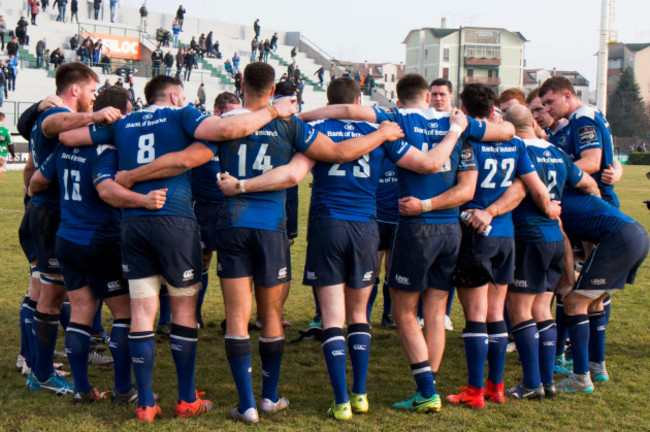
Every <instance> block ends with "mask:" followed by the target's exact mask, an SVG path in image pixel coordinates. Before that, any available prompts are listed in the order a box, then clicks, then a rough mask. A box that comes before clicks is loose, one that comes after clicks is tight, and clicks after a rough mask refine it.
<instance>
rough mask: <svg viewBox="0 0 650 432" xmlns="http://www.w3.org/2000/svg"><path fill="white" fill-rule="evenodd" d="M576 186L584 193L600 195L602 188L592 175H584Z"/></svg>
mask: <svg viewBox="0 0 650 432" xmlns="http://www.w3.org/2000/svg"><path fill="white" fill-rule="evenodd" d="M575 188H576V189H578V190H579V191H580V192H582V193H584V194H591V195H596V196H600V189H599V188H598V183H596V180H594V178H593V177H592V176H590V175H584V176H582V179H580V182H579V183H578V184H576V185H575Z"/></svg>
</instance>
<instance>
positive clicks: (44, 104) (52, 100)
mask: <svg viewBox="0 0 650 432" xmlns="http://www.w3.org/2000/svg"><path fill="white" fill-rule="evenodd" d="M63 106H65V104H64V103H63V100H62V99H61V98H60V97H58V96H57V95H55V94H52V95H49V96H48V97H46V98H45V99H43V100H42V101H41V102H40V103H39V104H38V107H37V108H36V109H37V110H38V111H45V110H48V109H50V108H54V107H63Z"/></svg>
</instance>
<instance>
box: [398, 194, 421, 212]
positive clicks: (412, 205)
mask: <svg viewBox="0 0 650 432" xmlns="http://www.w3.org/2000/svg"><path fill="white" fill-rule="evenodd" d="M399 214H401V215H402V216H417V215H420V214H422V201H420V200H419V199H417V198H415V197H406V198H400V200H399Z"/></svg>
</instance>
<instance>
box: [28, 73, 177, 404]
mask: <svg viewBox="0 0 650 432" xmlns="http://www.w3.org/2000/svg"><path fill="white" fill-rule="evenodd" d="M106 106H114V107H116V108H119V109H120V111H121V112H122V114H128V112H130V111H131V102H130V100H129V94H128V92H127V91H126V90H125V89H123V88H120V87H117V86H114V87H110V88H108V89H106V90H104V91H103V92H102V93H101V94H100V96H99V97H98V98H97V100H96V101H95V103H94V107H93V109H94V110H95V111H98V110H99V109H101V108H104V107H106ZM116 158H117V157H116V155H115V149H114V147H113V146H110V145H103V146H98V147H84V148H81V149H77V148H75V149H73V148H70V147H64V146H58V148H57V149H56V150H55V152H54V153H52V154H51V155H50V157H48V158H47V159H46V160H45V162H44V163H43V164H42V165H41V166H40V168H39V169H38V170H37V171H36V173H35V174H34V175H33V176H32V179H31V181H30V185H29V194H30V195H33V194H34V193H38V192H40V191H43V190H45V189H47V188H48V187H49V185H50V184H51V183H52V181H58V184H59V189H60V193H61V223H60V224H59V229H58V231H57V239H56V250H55V252H56V256H57V257H58V259H59V261H60V264H61V269H62V273H63V276H64V279H65V281H66V289H67V293H68V299H69V301H70V306H71V317H70V322H69V324H68V325H67V328H66V341H65V342H66V343H65V346H66V354H67V356H68V361H69V363H70V368H71V370H72V376H73V378H74V383H75V389H74V390H75V393H74V397H73V402H82V403H88V402H93V401H96V400H99V399H101V398H103V397H104V395H105V394H104V393H100V392H99V391H98V390H97V389H95V388H92V387H91V385H90V383H89V381H88V356H89V352H90V339H91V337H90V329H91V324H92V322H93V316H94V315H95V313H96V311H97V306H98V303H99V300H98V299H104V301H105V302H106V304H107V305H108V307H109V308H110V310H111V312H112V313H113V317H114V322H113V329H112V331H111V336H110V337H111V342H110V349H111V353H112V354H113V358H114V359H115V361H114V388H113V391H112V392H110V393H111V397H112V399H113V400H114V401H116V402H133V401H135V400H136V399H137V396H138V394H137V391H136V389H135V388H134V387H133V385H132V384H131V357H130V355H129V346H128V333H129V325H130V318H131V313H130V307H129V296H128V288H127V285H126V281H124V280H122V266H121V254H120V220H121V214H120V211H119V210H118V209H117V208H115V207H144V208H147V209H149V210H157V209H160V208H162V206H163V204H164V202H165V193H166V192H165V190H156V191H151V192H149V193H148V194H147V195H146V196H145V195H141V194H138V193H135V192H131V191H129V190H128V189H125V188H123V187H122V186H119V185H118V184H117V183H115V181H113V176H114V174H115V172H116V171H117V163H116V162H117V159H116ZM111 206H112V207H111Z"/></svg>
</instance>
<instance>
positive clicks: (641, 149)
mask: <svg viewBox="0 0 650 432" xmlns="http://www.w3.org/2000/svg"><path fill="white" fill-rule="evenodd" d="M636 151H638V152H642V153H645V152H647V151H648V146H647V145H646V143H645V141H643V142H642V143H641V144H639V146H638V147H637V149H636Z"/></svg>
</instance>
